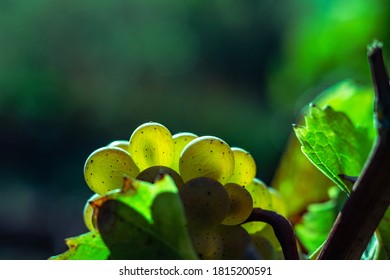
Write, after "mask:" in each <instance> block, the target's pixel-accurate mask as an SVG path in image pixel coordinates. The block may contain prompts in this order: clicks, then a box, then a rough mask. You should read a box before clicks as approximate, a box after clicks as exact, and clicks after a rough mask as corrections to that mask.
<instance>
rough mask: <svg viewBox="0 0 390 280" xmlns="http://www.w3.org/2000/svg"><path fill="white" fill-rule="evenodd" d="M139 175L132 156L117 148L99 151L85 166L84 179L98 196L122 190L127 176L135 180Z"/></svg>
mask: <svg viewBox="0 0 390 280" xmlns="http://www.w3.org/2000/svg"><path fill="white" fill-rule="evenodd" d="M138 173H139V169H138V167H137V166H136V165H135V163H134V161H133V159H132V158H131V156H130V154H129V153H128V152H126V151H124V150H122V149H121V148H117V147H103V148H100V149H97V150H96V151H94V152H93V153H92V154H91V155H90V156H89V157H88V158H87V160H86V162H85V165H84V179H85V181H86V183H87V185H88V186H89V187H90V188H91V190H92V191H94V192H95V193H97V194H104V193H106V192H108V191H110V190H114V189H119V188H121V187H122V184H123V178H124V177H125V176H128V177H133V178H135V177H136V176H137V175H138Z"/></svg>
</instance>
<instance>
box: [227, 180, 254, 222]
mask: <svg viewBox="0 0 390 280" xmlns="http://www.w3.org/2000/svg"><path fill="white" fill-rule="evenodd" d="M224 187H225V190H226V192H227V193H228V195H229V197H230V208H229V212H228V214H227V215H226V217H225V219H224V220H223V221H222V224H224V225H238V224H240V223H242V222H244V221H245V220H246V219H247V218H248V217H249V215H250V214H251V212H252V208H253V201H252V197H251V195H250V193H249V192H248V191H247V190H246V189H244V188H243V187H241V186H240V185H237V184H235V183H227V184H225V186H224Z"/></svg>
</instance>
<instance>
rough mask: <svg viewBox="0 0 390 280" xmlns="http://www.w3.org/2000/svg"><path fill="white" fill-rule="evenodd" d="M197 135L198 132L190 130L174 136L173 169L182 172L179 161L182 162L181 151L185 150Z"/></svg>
mask: <svg viewBox="0 0 390 280" xmlns="http://www.w3.org/2000/svg"><path fill="white" fill-rule="evenodd" d="M197 137H198V136H197V135H196V134H193V133H190V132H180V133H176V134H175V135H173V136H172V139H173V143H174V146H175V152H174V156H173V162H172V169H173V170H175V171H176V172H180V169H179V162H180V155H181V152H182V151H183V149H184V148H185V146H187V144H188V143H190V142H191V141H192V140H194V139H195V138H197Z"/></svg>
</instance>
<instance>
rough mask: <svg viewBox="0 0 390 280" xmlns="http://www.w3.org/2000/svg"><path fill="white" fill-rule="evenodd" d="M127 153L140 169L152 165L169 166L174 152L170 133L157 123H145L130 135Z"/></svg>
mask: <svg viewBox="0 0 390 280" xmlns="http://www.w3.org/2000/svg"><path fill="white" fill-rule="evenodd" d="M129 153H130V155H131V157H132V158H133V159H134V161H135V163H136V164H137V166H138V168H139V169H140V171H143V170H145V169H146V168H148V167H151V166H154V165H162V166H167V167H171V165H172V161H173V153H174V144H173V139H172V134H171V132H170V131H169V130H168V129H167V128H166V127H165V126H163V125H161V124H159V123H156V122H149V123H145V124H143V125H141V126H139V127H138V128H137V129H136V130H134V132H133V134H132V135H131V137H130V144H129Z"/></svg>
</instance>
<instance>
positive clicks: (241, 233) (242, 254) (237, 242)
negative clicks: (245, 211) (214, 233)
mask: <svg viewBox="0 0 390 280" xmlns="http://www.w3.org/2000/svg"><path fill="white" fill-rule="evenodd" d="M217 228H218V233H219V234H220V236H221V239H222V243H223V252H222V259H225V260H242V259H246V258H247V257H246V254H247V253H248V249H249V246H250V245H251V242H252V240H251V237H250V235H249V234H248V233H247V232H246V231H245V229H243V228H242V227H241V226H239V225H235V226H226V225H219V226H218V227H217Z"/></svg>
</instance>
